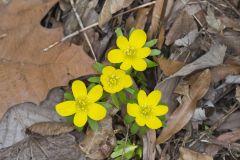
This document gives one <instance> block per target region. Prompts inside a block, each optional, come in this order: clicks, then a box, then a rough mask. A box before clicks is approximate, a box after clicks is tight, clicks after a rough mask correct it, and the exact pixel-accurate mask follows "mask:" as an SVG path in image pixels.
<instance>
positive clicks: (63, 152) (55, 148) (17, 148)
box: [0, 134, 85, 160]
mask: <svg viewBox="0 0 240 160" xmlns="http://www.w3.org/2000/svg"><path fill="white" fill-rule="evenodd" d="M0 155H1V157H0V159H1V160H31V159H32V160H83V159H85V157H84V155H83V154H82V153H81V152H80V149H79V147H78V146H77V142H76V140H75V137H74V136H72V135H70V134H62V135H59V136H46V137H42V136H30V137H28V138H26V139H24V140H22V141H20V142H19V143H17V144H15V145H13V146H11V147H8V148H4V149H1V150H0Z"/></svg>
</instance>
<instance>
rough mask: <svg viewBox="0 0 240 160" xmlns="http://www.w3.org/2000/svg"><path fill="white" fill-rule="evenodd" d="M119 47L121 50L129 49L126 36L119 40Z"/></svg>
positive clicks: (120, 37)
mask: <svg viewBox="0 0 240 160" xmlns="http://www.w3.org/2000/svg"><path fill="white" fill-rule="evenodd" d="M117 46H118V48H120V49H121V50H124V49H127V48H128V47H129V42H128V39H127V38H126V37H124V36H119V37H118V38H117Z"/></svg>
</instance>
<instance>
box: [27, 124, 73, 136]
mask: <svg viewBox="0 0 240 160" xmlns="http://www.w3.org/2000/svg"><path fill="white" fill-rule="evenodd" d="M73 130H74V126H73V125H70V124H68V123H63V122H38V123H34V124H33V125H31V126H30V127H28V128H27V132H28V134H39V135H41V136H56V135H60V134H63V133H69V132H71V131H73Z"/></svg>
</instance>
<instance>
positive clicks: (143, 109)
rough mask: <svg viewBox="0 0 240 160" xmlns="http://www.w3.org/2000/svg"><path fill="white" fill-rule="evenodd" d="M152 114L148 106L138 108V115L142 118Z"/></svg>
mask: <svg viewBox="0 0 240 160" xmlns="http://www.w3.org/2000/svg"><path fill="white" fill-rule="evenodd" d="M151 112H152V107H150V106H148V105H143V106H140V114H141V115H142V116H144V117H149V116H150V115H151Z"/></svg>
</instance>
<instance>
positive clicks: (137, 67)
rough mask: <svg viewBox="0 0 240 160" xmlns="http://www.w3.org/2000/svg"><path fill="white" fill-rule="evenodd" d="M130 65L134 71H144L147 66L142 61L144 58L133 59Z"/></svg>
mask: <svg viewBox="0 0 240 160" xmlns="http://www.w3.org/2000/svg"><path fill="white" fill-rule="evenodd" d="M132 66H133V68H134V69H135V70H136V71H144V70H146V68H147V63H146V62H145V61H144V59H140V58H139V59H135V60H134V61H133V62H132Z"/></svg>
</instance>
